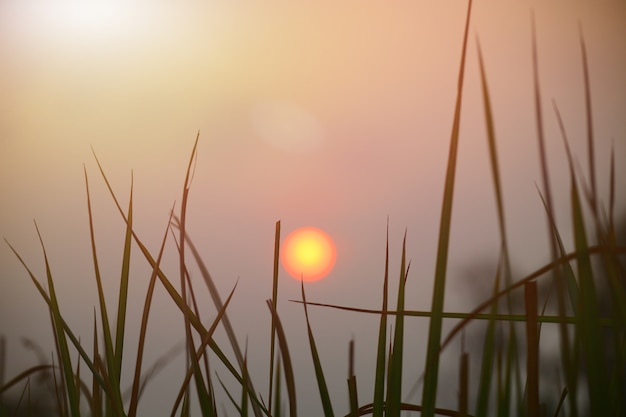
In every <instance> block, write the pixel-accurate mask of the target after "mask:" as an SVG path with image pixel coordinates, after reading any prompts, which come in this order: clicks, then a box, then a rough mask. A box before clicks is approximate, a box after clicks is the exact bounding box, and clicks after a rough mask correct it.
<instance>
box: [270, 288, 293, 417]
mask: <svg viewBox="0 0 626 417" xmlns="http://www.w3.org/2000/svg"><path fill="white" fill-rule="evenodd" d="M267 306H268V307H269V309H270V312H271V313H272V316H274V321H275V322H276V336H277V337H278V346H279V347H280V354H281V357H282V359H283V360H282V362H283V366H284V367H285V384H286V385H287V396H288V398H289V417H296V416H297V415H298V408H297V406H296V383H295V379H294V376H293V366H292V364H291V356H290V355H289V346H288V345H287V337H286V336H285V331H284V330H283V326H282V324H281V322H280V318H279V317H278V313H277V312H276V310H274V309H273V308H272V302H271V301H270V300H267ZM275 405H276V406H277V407H280V403H279V402H277V403H276V404H275Z"/></svg>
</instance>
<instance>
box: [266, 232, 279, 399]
mask: <svg viewBox="0 0 626 417" xmlns="http://www.w3.org/2000/svg"><path fill="white" fill-rule="evenodd" d="M279 257H280V220H279V221H277V222H276V232H275V233H274V273H273V276H272V299H271V302H272V306H273V308H274V310H276V311H278V266H279ZM275 350H276V324H275V323H274V316H272V330H271V333H270V367H269V373H270V375H269V394H268V402H269V403H268V405H267V408H268V409H269V410H271V409H272V397H273V395H272V393H273V390H274V378H273V375H274V357H275V355H276V352H275Z"/></svg>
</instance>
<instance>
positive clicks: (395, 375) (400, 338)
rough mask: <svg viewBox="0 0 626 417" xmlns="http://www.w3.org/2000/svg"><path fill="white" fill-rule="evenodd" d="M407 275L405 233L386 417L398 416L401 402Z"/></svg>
mask: <svg viewBox="0 0 626 417" xmlns="http://www.w3.org/2000/svg"><path fill="white" fill-rule="evenodd" d="M405 268H406V269H405ZM407 273H408V267H407V266H406V231H405V232H404V239H403V241H402V260H401V261H400V280H399V283H398V303H397V307H396V322H395V323H396V324H395V332H394V337H393V351H392V353H391V361H390V365H389V380H388V381H387V384H388V388H387V416H389V417H395V416H400V404H401V402H402V357H403V350H404V298H405V285H406V278H407Z"/></svg>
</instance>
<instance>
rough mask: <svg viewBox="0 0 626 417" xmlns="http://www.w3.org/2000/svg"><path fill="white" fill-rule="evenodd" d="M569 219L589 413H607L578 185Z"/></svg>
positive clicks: (604, 375)
mask: <svg viewBox="0 0 626 417" xmlns="http://www.w3.org/2000/svg"><path fill="white" fill-rule="evenodd" d="M571 198H572V220H573V228H574V242H575V246H576V253H577V256H576V264H577V267H578V280H579V285H580V300H579V306H578V307H579V310H578V312H577V314H578V317H579V318H580V322H579V326H580V329H579V337H580V342H581V345H582V350H583V355H584V358H585V364H586V369H587V378H588V384H587V385H588V389H589V401H590V406H591V413H592V414H593V415H609V412H608V411H609V409H608V406H609V404H610V398H609V396H608V395H607V394H608V390H606V388H605V387H603V384H604V383H605V382H606V381H607V378H608V373H607V370H606V363H605V361H604V354H603V352H604V349H603V347H604V343H603V339H602V335H601V332H600V316H599V313H600V309H599V305H598V298H597V291H596V288H595V283H594V276H593V270H592V267H591V259H590V257H589V250H588V244H587V236H586V232H585V225H584V221H583V215H582V208H581V204H580V197H579V194H578V187H577V186H576V183H573V184H572V191H571Z"/></svg>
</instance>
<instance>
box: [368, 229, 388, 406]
mask: <svg viewBox="0 0 626 417" xmlns="http://www.w3.org/2000/svg"><path fill="white" fill-rule="evenodd" d="M388 287H389V218H387V237H386V243H385V277H384V281H383V305H382V311H381V314H380V325H379V327H378V346H377V354H376V375H375V378H374V400H373V402H372V416H373V417H383V412H384V409H385V364H386V345H387V293H388Z"/></svg>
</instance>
